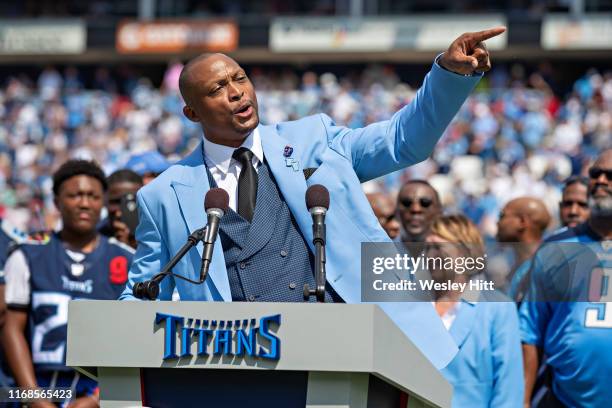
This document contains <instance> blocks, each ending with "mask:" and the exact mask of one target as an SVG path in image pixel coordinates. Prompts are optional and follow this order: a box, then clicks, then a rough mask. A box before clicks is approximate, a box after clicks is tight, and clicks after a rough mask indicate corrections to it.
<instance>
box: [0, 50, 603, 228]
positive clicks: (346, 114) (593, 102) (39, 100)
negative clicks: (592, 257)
mask: <svg viewBox="0 0 612 408" xmlns="http://www.w3.org/2000/svg"><path fill="white" fill-rule="evenodd" d="M181 68H182V65H181V64H180V63H178V62H175V63H172V64H170V66H169V68H168V70H167V71H166V74H165V76H164V79H163V82H162V84H161V86H160V87H154V86H153V85H152V83H151V81H150V80H149V79H147V78H138V77H136V76H133V75H132V76H126V77H124V78H125V79H123V80H122V81H121V82H118V81H117V80H116V78H118V76H116V75H111V74H110V73H109V71H108V70H106V69H105V68H100V69H98V70H97V71H96V72H95V75H94V77H93V80H91V81H89V83H87V87H85V86H84V81H83V80H82V79H81V75H80V73H79V71H78V70H77V69H76V68H74V67H68V68H66V69H64V70H62V71H58V70H57V69H55V68H53V67H47V68H46V69H44V70H43V71H42V72H41V73H40V75H39V76H38V78H36V80H30V79H28V78H26V77H24V76H14V77H10V78H7V79H6V81H5V83H4V84H2V88H0V191H1V193H0V216H5V217H6V218H8V219H11V220H12V221H13V223H14V224H16V225H17V226H19V227H20V228H22V229H24V230H39V229H46V228H53V227H55V223H56V221H57V213H56V210H55V208H54V205H53V202H52V194H51V176H50V175H51V174H52V172H53V170H55V169H56V168H58V167H59V165H61V164H62V163H63V162H65V161H66V160H67V159H68V158H71V157H80V158H85V159H95V160H96V161H97V162H98V163H100V165H101V166H102V168H103V170H104V171H105V173H106V174H110V173H112V172H113V171H115V170H117V169H119V168H121V167H123V166H124V165H125V164H126V162H127V161H128V159H129V157H130V156H131V155H133V154H138V153H142V152H145V151H152V150H153V151H155V150H157V151H159V152H160V153H161V154H162V155H164V156H165V157H166V158H167V159H168V160H169V161H170V162H173V161H175V160H177V159H178V158H180V157H181V156H183V155H184V154H185V153H186V152H187V151H189V150H191V149H192V148H193V147H194V146H195V145H196V144H197V143H198V141H199V140H200V139H199V138H200V137H201V131H200V129H199V128H198V127H197V125H195V124H193V123H192V122H189V121H188V120H187V119H186V118H185V117H184V116H183V115H182V106H183V104H182V100H181V97H180V95H179V93H178V86H177V82H178V75H179V73H180V70H181ZM249 75H250V77H251V79H252V81H253V82H254V84H255V87H256V89H257V92H258V99H259V105H260V116H261V120H262V122H263V123H275V122H278V121H283V120H291V119H295V118H299V117H303V116H306V115H309V114H314V113H318V112H324V113H326V114H328V115H329V116H331V117H332V118H333V119H334V120H335V121H336V123H338V124H342V125H347V126H350V127H361V126H365V125H367V124H369V123H372V122H375V121H379V120H384V119H386V118H388V117H390V115H391V114H392V113H393V112H394V111H396V110H397V109H398V108H399V107H401V106H403V105H405V104H407V103H409V102H410V101H411V100H412V98H413V97H414V95H415V89H414V87H411V86H409V85H407V83H410V82H411V79H412V78H400V77H399V76H398V75H397V74H396V72H395V71H394V69H393V68H392V67H389V66H370V67H367V68H366V69H364V70H363V71H362V72H360V73H359V75H355V74H351V75H347V76H345V77H337V76H336V75H334V74H331V73H323V74H317V73H315V72H305V73H304V74H302V75H301V77H300V76H298V75H297V74H296V73H295V71H293V70H290V69H288V70H285V71H283V72H281V73H280V74H271V73H269V72H268V71H265V70H263V69H257V68H254V69H251V70H250V72H249ZM413 85H415V86H416V85H418V84H413ZM555 88H556V87H555V84H554V83H553V82H552V80H551V79H550V76H549V75H547V74H546V71H542V72H535V73H533V74H530V75H527V74H525V73H524V71H523V70H522V69H521V67H518V66H514V67H512V68H511V69H509V70H508V69H506V68H505V67H501V68H496V69H494V70H493V71H492V72H491V73H490V74H489V75H487V77H486V78H485V80H483V81H482V83H481V84H480V85H479V88H478V89H477V91H476V92H474V93H473V94H472V96H471V97H470V98H469V99H468V101H467V103H466V104H465V105H464V106H463V108H462V110H461V111H460V113H459V114H458V115H457V117H456V119H455V120H454V121H453V123H452V124H451V125H450V126H449V128H448V129H447V131H446V133H445V135H444V137H443V138H442V140H441V142H440V143H439V144H438V145H437V147H436V149H435V151H434V155H433V157H432V158H431V159H429V160H427V161H425V162H423V163H422V164H419V165H417V166H413V167H411V168H409V169H407V170H405V171H402V172H398V173H395V174H391V175H389V176H386V177H385V178H383V179H380V180H376V181H374V182H370V183H368V184H366V185H364V189H365V190H366V191H367V192H382V193H386V194H391V195H392V196H395V195H396V193H397V189H398V186H400V185H401V183H402V182H404V181H406V180H408V179H411V178H419V179H427V180H429V181H430V182H431V183H432V185H434V186H435V187H436V189H437V190H438V191H439V193H440V196H441V200H442V204H443V205H444V207H445V208H447V209H449V210H450V211H455V212H461V213H464V214H466V215H467V216H468V217H469V218H470V219H471V220H472V221H474V222H475V223H476V224H477V225H478V226H479V228H480V229H481V231H482V232H483V233H484V234H485V236H488V237H492V236H494V234H495V232H496V226H495V225H496V221H497V216H498V213H499V211H500V209H501V208H502V206H503V205H504V204H505V203H506V202H507V201H509V200H511V199H513V198H515V197H519V196H533V197H536V198H540V199H542V200H543V201H544V202H545V204H546V206H547V207H548V209H549V210H550V211H551V212H554V211H556V207H557V205H558V202H559V199H560V188H561V183H562V181H563V180H564V179H566V178H567V177H569V176H571V175H575V174H584V172H585V168H586V166H588V164H589V163H590V161H591V160H592V158H593V157H594V156H595V155H596V154H597V152H598V151H601V150H602V149H603V148H604V147H606V146H609V145H610V143H611V142H610V140H611V139H612V114H611V113H610V112H612V74H610V73H603V72H597V71H596V70H589V71H588V72H586V73H584V75H583V76H582V77H580V78H577V79H576V81H575V83H574V86H573V89H572V90H571V92H569V93H567V94H564V95H561V94H559V92H557V91H555Z"/></svg>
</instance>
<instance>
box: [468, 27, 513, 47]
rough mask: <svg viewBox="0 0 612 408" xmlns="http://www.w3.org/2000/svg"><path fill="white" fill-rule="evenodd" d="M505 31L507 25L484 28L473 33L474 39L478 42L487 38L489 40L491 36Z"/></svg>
mask: <svg viewBox="0 0 612 408" xmlns="http://www.w3.org/2000/svg"><path fill="white" fill-rule="evenodd" d="M505 31H506V27H503V26H500V27H495V28H490V29H488V30H483V31H477V32H475V33H472V40H473V41H474V44H478V43H479V42H481V41H485V40H488V39H489V38H493V37H496V36H498V35H500V34H501V33H503V32H505Z"/></svg>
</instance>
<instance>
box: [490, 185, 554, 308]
mask: <svg viewBox="0 0 612 408" xmlns="http://www.w3.org/2000/svg"><path fill="white" fill-rule="evenodd" d="M550 219H551V218H550V214H549V213H548V210H547V209H546V206H545V205H544V203H543V202H542V201H541V200H538V199H536V198H532V197H520V198H516V199H514V200H511V201H510V202H509V203H508V204H506V205H505V206H504V208H503V210H502V211H501V212H500V214H499V221H498V222H497V240H498V241H499V242H500V243H501V244H512V245H511V248H512V250H513V252H514V257H515V259H514V265H513V266H512V267H511V271H510V274H509V275H508V278H507V280H506V283H507V286H506V287H499V289H500V290H505V291H506V292H507V294H508V296H509V297H510V298H511V299H513V300H515V301H517V302H520V301H521V299H522V293H520V292H521V286H522V285H521V283H522V282H523V279H525V276H526V275H527V272H528V271H529V268H530V267H531V258H532V257H533V254H535V252H536V250H537V249H538V247H539V246H540V244H541V243H542V237H543V236H544V231H545V230H546V228H548V225H549V224H550Z"/></svg>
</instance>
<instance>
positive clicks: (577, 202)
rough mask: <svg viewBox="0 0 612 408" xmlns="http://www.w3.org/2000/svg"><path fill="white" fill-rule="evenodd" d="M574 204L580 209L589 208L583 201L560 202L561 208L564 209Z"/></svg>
mask: <svg viewBox="0 0 612 408" xmlns="http://www.w3.org/2000/svg"><path fill="white" fill-rule="evenodd" d="M574 204H578V205H579V206H580V207H582V208H587V207H588V206H589V204H588V203H586V202H584V201H572V200H563V201H561V207H565V208H568V207H571V206H573V205H574Z"/></svg>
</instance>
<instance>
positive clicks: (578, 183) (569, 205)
mask: <svg viewBox="0 0 612 408" xmlns="http://www.w3.org/2000/svg"><path fill="white" fill-rule="evenodd" d="M588 186H589V179H588V178H586V177H579V176H572V177H570V178H568V179H567V180H566V181H565V183H564V185H563V191H562V192H561V202H559V218H560V219H561V225H563V226H564V227H568V228H573V227H575V226H576V225H578V224H581V223H583V222H585V221H586V220H587V218H589V203H588V199H589V198H588Z"/></svg>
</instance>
